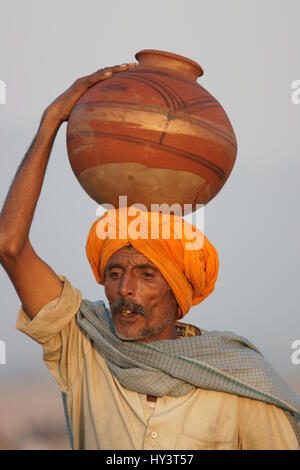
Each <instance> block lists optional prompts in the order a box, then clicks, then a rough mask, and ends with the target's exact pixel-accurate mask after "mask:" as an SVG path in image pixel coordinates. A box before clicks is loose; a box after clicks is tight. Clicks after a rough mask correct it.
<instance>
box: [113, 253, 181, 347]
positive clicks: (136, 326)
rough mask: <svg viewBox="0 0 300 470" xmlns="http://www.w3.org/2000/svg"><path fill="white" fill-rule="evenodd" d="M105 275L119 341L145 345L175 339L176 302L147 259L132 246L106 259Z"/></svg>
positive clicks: (166, 284) (162, 279)
mask: <svg viewBox="0 0 300 470" xmlns="http://www.w3.org/2000/svg"><path fill="white" fill-rule="evenodd" d="M104 276H105V293H106V297H107V299H108V301H109V305H110V311H111V315H112V319H113V322H114V325H115V329H116V332H117V334H118V336H119V338H121V339H124V340H136V341H142V342H145V343H146V342H150V341H157V340H162V339H175V338H177V333H176V328H175V321H176V313H177V302H176V299H175V297H174V295H173V292H172V290H171V289H170V286H169V284H168V283H167V281H166V280H165V278H164V277H163V276H162V274H161V273H160V271H159V270H158V269H157V268H156V266H154V264H152V263H151V261H149V260H148V258H146V257H145V256H144V255H143V254H142V253H139V252H138V251H136V250H135V249H134V248H133V247H132V246H131V245H129V246H126V247H124V248H121V249H120V250H118V251H116V252H115V253H114V254H113V255H112V256H111V257H110V258H109V260H108V262H107V264H106V266H105V271H104ZM126 311H127V312H126Z"/></svg>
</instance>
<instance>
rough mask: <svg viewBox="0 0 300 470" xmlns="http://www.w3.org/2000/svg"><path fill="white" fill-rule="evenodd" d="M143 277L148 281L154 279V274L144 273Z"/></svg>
mask: <svg viewBox="0 0 300 470" xmlns="http://www.w3.org/2000/svg"><path fill="white" fill-rule="evenodd" d="M143 275H144V276H145V277H147V279H150V278H151V277H153V274H151V273H143Z"/></svg>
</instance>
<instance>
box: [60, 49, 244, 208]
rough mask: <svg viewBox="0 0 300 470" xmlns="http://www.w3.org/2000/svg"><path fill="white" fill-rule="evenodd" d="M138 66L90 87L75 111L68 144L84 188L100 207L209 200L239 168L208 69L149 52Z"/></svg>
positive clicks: (141, 56)
mask: <svg viewBox="0 0 300 470" xmlns="http://www.w3.org/2000/svg"><path fill="white" fill-rule="evenodd" d="M135 58H136V59H137V61H138V66H137V67H136V68H135V69H133V70H131V71H124V72H118V73H116V74H115V75H113V76H112V77H111V78H109V79H107V80H105V81H102V82H100V83H98V84H97V85H95V86H94V87H92V88H91V89H89V90H88V92H87V93H85V95H83V96H82V98H81V99H80V100H79V101H78V102H77V104H76V105H75V107H74V108H73V110H72V113H71V115H70V118H69V122H68V127H67V148H68V154H69V159H70V163H71V166H72V169H73V171H74V173H75V175H76V177H77V178H78V181H79V182H80V184H81V186H82V187H83V189H84V190H85V191H86V192H87V193H88V194H89V195H90V196H91V197H92V198H93V199H94V200H95V201H97V202H98V203H99V204H103V203H110V204H112V205H113V206H114V207H118V205H119V195H126V196H127V205H128V206H129V205H131V204H134V203H142V204H145V205H146V206H147V208H148V209H151V204H161V203H166V204H168V205H171V204H173V203H179V204H181V206H182V207H183V205H184V204H192V205H193V209H194V208H195V204H207V203H208V202H209V201H210V200H211V199H212V198H213V197H214V196H215V195H216V194H217V193H218V192H219V191H220V189H221V188H222V186H223V185H224V183H225V181H226V180H227V178H228V176H229V175H230V172H231V170H232V168H233V165H234V162H235V159H236V152H237V143H236V138H235V134H234V131H233V128H232V126H231V124H230V121H229V119H228V117H227V115H226V113H225V111H224V109H223V108H222V106H221V105H220V104H219V103H218V101H217V100H216V99H215V98H214V97H213V96H212V95H211V94H210V93H208V92H207V91H206V90H205V89H204V88H203V87H202V86H201V85H199V84H198V83H197V78H198V77H200V76H201V75H202V74H203V70H202V68H201V67H200V65H199V64H197V63H196V62H194V61H192V60H190V59H188V58H186V57H183V56H180V55H177V54H173V53H170V52H164V51H159V50H151V49H146V50H142V51H140V52H138V53H137V54H135Z"/></svg>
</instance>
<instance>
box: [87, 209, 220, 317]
mask: <svg viewBox="0 0 300 470" xmlns="http://www.w3.org/2000/svg"><path fill="white" fill-rule="evenodd" d="M137 212H138V213H139V215H138V216H137ZM129 244H131V245H132V246H133V247H134V248H135V249H136V251H139V252H140V253H142V254H143V255H144V256H145V257H146V258H148V259H149V260H150V261H151V262H152V263H153V264H154V265H155V266H156V267H157V268H158V269H159V271H160V272H161V274H162V275H163V276H164V278H165V279H166V281H167V282H168V284H169V286H170V287H171V289H172V291H173V294H174V296H175V298H176V300H177V303H178V315H179V318H182V317H183V316H184V315H186V314H187V313H188V311H189V310H190V308H191V306H192V305H197V304H199V303H200V302H202V301H203V300H204V299H205V298H206V297H207V296H208V295H209V294H211V292H212V291H213V290H214V287H215V283H216V280H217V275H218V269H219V259H218V253H217V250H216V249H215V247H214V246H213V245H212V244H211V243H210V242H209V240H208V239H207V238H206V236H205V235H204V234H203V233H202V232H201V231H200V230H199V229H198V228H197V227H196V226H194V225H191V224H189V223H188V222H186V221H185V219H183V218H182V217H178V216H175V215H172V214H162V213H161V212H160V213H159V212H147V211H142V210H139V209H137V208H134V207H133V206H131V208H127V207H126V208H121V209H111V210H108V211H107V212H105V214H104V215H103V216H102V217H100V218H99V219H97V220H96V221H95V222H94V223H93V225H92V227H91V229H90V232H89V235H88V239H87V243H86V254H87V257H88V260H89V263H90V265H91V268H92V270H93V272H94V276H95V278H96V281H97V282H98V283H99V284H103V285H104V283H105V281H104V268H105V265H106V263H107V262H108V260H109V258H110V257H111V256H112V255H113V254H114V253H115V252H116V251H118V250H119V249H120V248H122V247H124V246H126V245H129Z"/></svg>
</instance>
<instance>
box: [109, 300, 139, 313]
mask: <svg viewBox="0 0 300 470" xmlns="http://www.w3.org/2000/svg"><path fill="white" fill-rule="evenodd" d="M123 308H124V309H129V310H132V312H133V313H140V314H141V315H144V316H146V311H145V309H144V307H142V305H140V304H136V303H134V302H131V301H130V300H128V299H119V300H117V301H116V302H114V303H113V304H112V305H111V309H110V311H111V314H112V315H115V314H116V313H117V312H118V311H121V310H123Z"/></svg>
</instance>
